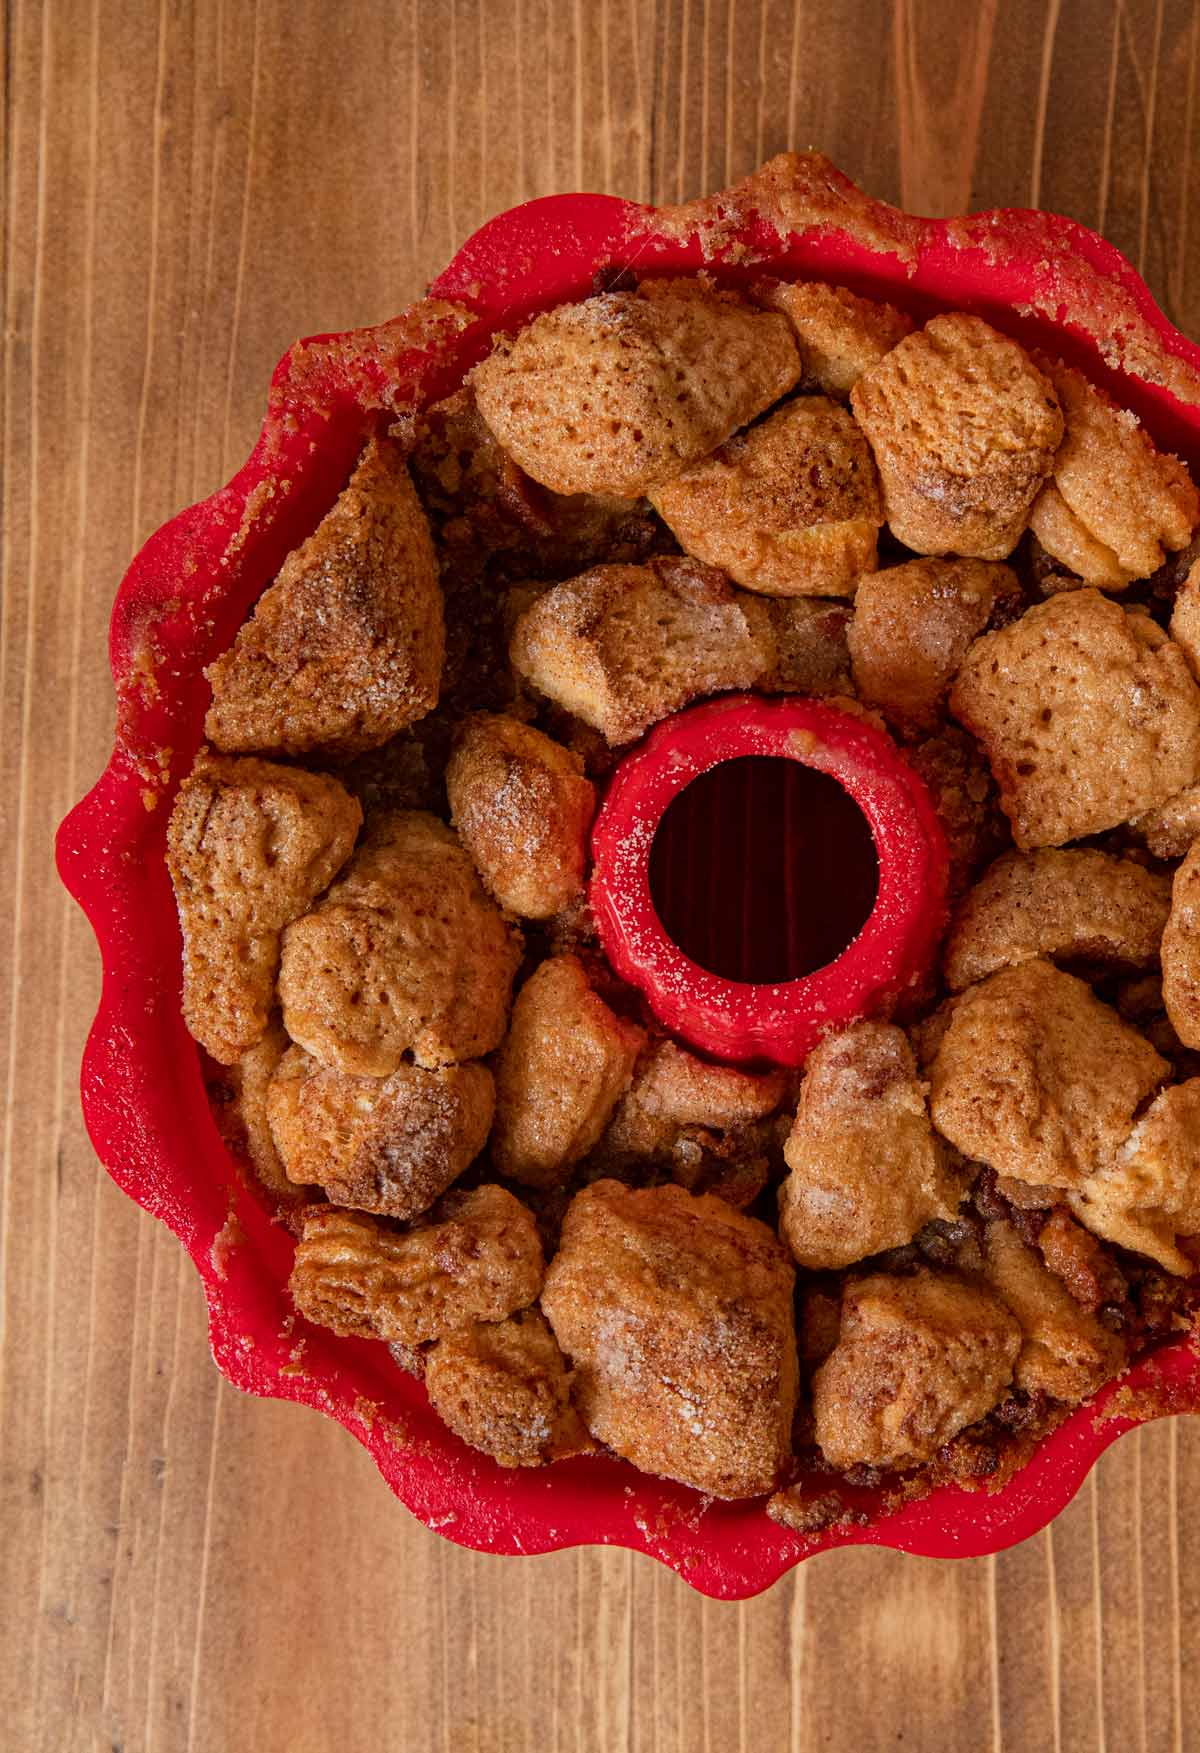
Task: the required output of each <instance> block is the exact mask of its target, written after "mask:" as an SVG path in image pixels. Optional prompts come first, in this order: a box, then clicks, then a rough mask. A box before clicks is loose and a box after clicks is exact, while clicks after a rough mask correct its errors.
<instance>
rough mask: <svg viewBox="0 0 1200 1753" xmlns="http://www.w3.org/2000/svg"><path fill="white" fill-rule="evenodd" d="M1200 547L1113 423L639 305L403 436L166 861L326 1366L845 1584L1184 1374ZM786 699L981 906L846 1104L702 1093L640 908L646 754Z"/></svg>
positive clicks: (1186, 519)
mask: <svg viewBox="0 0 1200 1753" xmlns="http://www.w3.org/2000/svg"><path fill="white" fill-rule="evenodd" d="M1198 522H1200V498H1198V496H1197V492H1196V489H1195V487H1194V485H1193V483H1192V481H1191V479H1190V477H1189V475H1188V472H1187V470H1186V469H1185V468H1184V466H1183V465H1182V463H1180V462H1179V461H1178V460H1177V459H1176V458H1174V457H1172V456H1168V455H1165V454H1163V452H1161V451H1160V450H1159V449H1158V448H1157V447H1156V446H1155V444H1154V443H1153V441H1152V439H1151V437H1150V436H1149V434H1148V433H1147V432H1146V431H1145V429H1144V428H1143V427H1142V426H1141V425H1139V423H1138V421H1137V420H1136V418H1135V417H1134V416H1133V415H1132V414H1131V413H1130V412H1129V411H1128V410H1126V409H1123V408H1121V407H1119V406H1117V405H1116V404H1115V403H1114V402H1113V401H1112V400H1111V399H1110V398H1109V397H1108V396H1107V395H1105V394H1104V393H1103V392H1102V391H1100V390H1099V389H1097V388H1096V387H1095V386H1093V385H1092V384H1091V383H1090V382H1089V381H1088V380H1087V378H1086V377H1084V376H1083V375H1082V374H1081V373H1080V372H1079V371H1077V370H1075V369H1074V368H1072V367H1070V366H1067V365H1064V364H1062V363H1060V362H1059V361H1058V360H1056V359H1052V358H1046V357H1042V356H1034V355H1033V354H1031V353H1030V352H1028V351H1027V350H1026V349H1025V348H1023V347H1022V346H1021V345H1019V344H1018V342H1017V341H1015V340H1014V339H1012V338H1011V337H1009V336H1007V335H1005V334H1003V333H1001V332H1000V331H999V330H998V329H996V328H994V327H992V326H991V325H990V324H989V323H987V322H985V321H983V320H982V319H981V318H979V317H977V316H971V315H965V314H963V313H961V312H954V311H951V312H947V313H945V314H942V315H938V316H935V317H933V318H932V319H931V320H929V321H928V322H926V323H925V324H924V326H923V327H918V326H916V325H915V324H914V322H913V321H912V320H911V319H910V318H909V317H908V316H907V315H905V314H904V313H902V312H901V311H899V310H896V309H893V308H892V307H890V306H887V305H883V304H877V303H872V302H870V301H868V300H866V299H863V298H860V297H858V296H857V295H855V294H853V293H851V292H850V291H847V290H845V289H842V288H839V287H832V286H826V285H820V284H811V285H810V284H789V283H780V282H774V281H764V282H761V283H758V284H752V285H750V286H749V287H747V288H746V289H744V290H742V291H730V290H721V289H719V288H718V287H717V286H716V285H715V284H714V283H713V282H712V281H711V280H710V279H709V278H707V277H706V276H704V275H697V276H694V277H689V278H683V279H678V278H677V279H657V280H656V279H647V280H644V281H642V282H641V283H640V284H638V283H634V282H633V280H632V278H631V277H628V284H627V285H622V287H621V288H620V289H617V290H606V291H601V292H598V293H597V294H596V295H595V296H593V297H591V298H587V299H584V300H582V301H581V302H579V303H576V304H572V305H567V306H562V307H560V308H558V309H554V310H551V311H548V312H546V313H545V314H543V315H541V316H538V317H537V318H535V319H534V320H533V321H532V322H530V323H529V324H528V325H527V326H526V327H524V328H522V329H520V330H519V331H518V332H515V333H513V334H507V335H501V336H500V337H498V338H497V340H496V342H495V345H494V347H493V349H492V351H491V353H490V355H489V356H488V357H487V358H486V359H484V360H483V362H482V363H481V364H480V365H478V366H477V367H476V369H475V370H474V372H473V373H472V375H471V377H470V379H469V380H468V382H467V383H466V384H465V385H464V386H463V388H462V389H460V390H459V391H457V392H456V393H455V394H454V395H453V396H451V397H450V398H449V399H448V400H447V401H445V402H442V403H440V404H439V405H438V406H436V407H434V408H431V409H429V410H428V411H427V412H425V413H424V414H422V415H420V416H418V417H413V418H411V419H408V420H406V421H402V422H400V423H398V424H397V425H396V426H394V427H393V428H392V429H390V430H386V431H385V430H379V431H378V432H375V433H373V434H371V435H370V436H369V437H368V438H367V439H366V442H365V444H364V448H363V451H362V455H361V458H360V460H359V462H358V464H357V466H356V468H355V469H354V472H353V474H352V475H351V477H350V479H349V481H348V482H347V484H346V486H345V488H344V490H343V491H342V493H341V495H340V496H339V498H338V499H337V501H336V503H335V504H334V505H333V506H332V507H331V508H330V509H329V511H328V512H327V514H326V515H325V517H324V518H323V519H322V520H321V521H320V523H319V524H318V526H317V527H316V528H315V529H314V530H313V532H312V534H311V535H310V536H309V537H308V539H307V540H306V541H305V542H304V543H303V544H302V545H301V546H300V547H299V548H298V549H296V551H295V552H294V553H292V554H291V555H289V557H288V558H287V560H286V561H285V563H284V565H283V567H282V569H281V570H280V573H279V575H278V577H277V578H276V579H275V580H274V581H273V582H272V583H271V584H269V586H268V587H267V588H266V589H265V590H264V592H263V594H262V595H261V597H260V598H259V601H258V603H257V605H256V607H255V608H254V610H253V612H252V614H251V615H250V617H249V619H248V620H247V621H246V623H245V624H244V626H243V627H242V628H241V629H240V631H239V632H238V634H237V636H236V638H235V639H234V641H233V644H232V646H231V647H230V649H229V650H228V651H227V652H226V653H225V654H224V655H223V656H221V657H219V658H218V659H217V661H216V662H215V663H214V664H213V665H212V666H211V668H210V670H209V672H208V675H209V680H210V682H211V685H212V704H211V708H210V710H209V713H208V717H207V721H206V738H207V741H206V744H205V746H204V747H203V748H202V750H201V752H200V754H199V755H198V756H197V758H196V761H195V765H194V767H193V769H192V771H191V773H190V774H189V775H188V777H187V778H185V779H184V781H183V783H182V785H181V787H180V789H179V793H178V796H177V799H176V802H175V806H174V811H173V814H172V816H171V820H170V825H169V831H168V837H167V860H168V866H169V869H170V874H171V878H172V881H173V883H174V885H175V891H176V896H177V900H178V907H179V917H180V924H181V928H182V935H183V1009H184V1016H185V1019H186V1021H187V1024H188V1027H189V1028H190V1030H191V1031H192V1034H193V1035H194V1036H195V1038H196V1040H197V1041H198V1042H199V1043H200V1045H201V1046H202V1047H203V1049H204V1050H205V1053H206V1054H207V1055H208V1060H207V1062H206V1063H207V1064H208V1068H209V1077H210V1085H211V1089H212V1093H213V1100H214V1103H215V1105H216V1107H217V1110H218V1112H219V1115H220V1118H221V1121H222V1124H223V1126H224V1127H225V1128H226V1133H227V1136H228V1137H229V1138H230V1139H231V1140H232V1141H233V1142H234V1144H235V1145H236V1146H237V1148H238V1150H239V1152H240V1155H241V1157H242V1159H243V1160H244V1162H245V1163H246V1164H247V1165H248V1167H249V1168H250V1169H252V1170H253V1172H254V1174H255V1176H256V1178H257V1183H258V1185H259V1186H260V1188H261V1192H262V1197H263V1198H264V1200H266V1201H267V1202H268V1203H269V1205H270V1206H271V1208H272V1209H273V1210H274V1211H275V1213H276V1214H277V1215H278V1218H279V1221H280V1222H282V1223H285V1224H287V1225H288V1226H289V1227H290V1228H291V1230H292V1232H293V1234H294V1236H295V1240H296V1252H295V1265H294V1269H293V1272H292V1276H291V1294H292V1297H293V1299H294V1302H295V1307H296V1309H297V1311H298V1313H299V1314H300V1315H302V1316H304V1317H305V1318H306V1319H308V1320H309V1321H313V1322H318V1323H321V1324H323V1325H325V1326H327V1327H329V1328H331V1329H332V1330H333V1331H334V1332H335V1333H338V1334H345V1335H354V1336H356V1337H358V1338H367V1339H373V1340H376V1341H378V1342H379V1343H380V1344H383V1345H387V1346H390V1347H391V1352H392V1357H393V1358H394V1360H395V1367H397V1368H402V1369H406V1370H409V1371H411V1372H413V1373H416V1374H418V1375H420V1376H422V1377H423V1378H424V1381H425V1384H426V1386H427V1389H428V1392H429V1396H430V1400H431V1402H432V1404H433V1406H434V1407H435V1408H436V1410H437V1411H438V1412H439V1413H440V1415H441V1416H442V1418H443V1419H444V1421H445V1423H446V1424H447V1425H448V1426H449V1428H450V1429H451V1430H452V1431H454V1432H455V1433H456V1434H457V1436H458V1437H459V1438H461V1439H462V1441H464V1442H465V1443H468V1444H471V1445H472V1446H474V1447H475V1448H478V1449H481V1450H484V1451H486V1452H487V1453H488V1454H490V1455H492V1456H494V1458H495V1459H496V1461H497V1462H499V1463H500V1464H501V1465H502V1466H506V1467H516V1466H521V1467H531V1466H542V1465H546V1464H548V1463H551V1462H554V1461H556V1460H558V1459H560V1458H562V1457H564V1456H568V1455H579V1454H586V1453H589V1452H593V1451H599V1450H603V1451H608V1452H611V1453H613V1454H616V1455H619V1456H622V1457H624V1458H625V1459H627V1460H628V1461H630V1462H632V1463H633V1464H634V1465H635V1466H637V1467H639V1468H642V1469H644V1470H646V1471H648V1472H650V1473H654V1474H658V1475H662V1476H665V1477H666V1478H669V1479H673V1480H678V1481H681V1482H683V1483H685V1484H687V1485H689V1486H692V1487H694V1488H695V1489H696V1490H697V1491H699V1492H702V1493H705V1494H707V1495H709V1496H713V1497H719V1498H741V1497H752V1496H763V1497H766V1498H768V1500H769V1510H770V1513H771V1514H772V1515H774V1516H775V1517H776V1518H777V1519H779V1520H781V1521H783V1522H785V1523H788V1524H789V1525H791V1526H793V1527H795V1528H798V1529H802V1530H810V1529H812V1528H813V1527H815V1526H818V1525H819V1524H820V1519H821V1517H822V1516H824V1517H825V1518H826V1519H830V1518H832V1517H835V1516H836V1515H839V1514H844V1513H849V1512H848V1511H847V1508H846V1505H845V1503H844V1502H842V1500H841V1499H839V1496H838V1486H837V1477H834V1476H838V1477H840V1478H841V1479H844V1480H846V1481H848V1482H849V1484H850V1485H851V1486H853V1485H856V1484H864V1483H876V1482H878V1481H880V1480H881V1479H884V1478H885V1477H888V1478H891V1477H898V1478H899V1480H900V1482H901V1483H900V1487H899V1489H903V1490H905V1491H913V1490H917V1489H922V1488H924V1487H925V1486H926V1485H928V1484H931V1483H933V1482H936V1481H937V1480H941V1479H947V1478H956V1479H962V1480H973V1481H992V1482H995V1481H999V1480H1002V1479H1004V1478H1005V1477H1007V1476H1008V1475H1009V1474H1010V1473H1011V1471H1012V1470H1013V1468H1014V1467H1016V1466H1017V1465H1019V1464H1020V1462H1021V1460H1022V1459H1023V1458H1024V1457H1025V1456H1026V1455H1027V1454H1028V1453H1029V1451H1030V1448H1031V1446H1032V1444H1033V1443H1034V1442H1035V1441H1036V1440H1037V1438H1038V1437H1039V1436H1040V1435H1041V1434H1042V1433H1044V1432H1045V1431H1046V1430H1048V1429H1049V1428H1051V1427H1052V1426H1053V1424H1054V1423H1055V1422H1056V1421H1058V1420H1059V1419H1061V1418H1062V1417H1063V1416H1064V1415H1065V1414H1066V1412H1067V1411H1068V1410H1069V1409H1070V1408H1071V1407H1073V1406H1075V1405H1078V1404H1079V1403H1080V1402H1081V1401H1082V1400H1084V1399H1085V1398H1087V1397H1088V1396H1089V1395H1090V1394H1092V1393H1093V1392H1094V1391H1095V1389H1096V1388H1097V1387H1098V1386H1100V1385H1101V1384H1102V1383H1104V1382H1105V1381H1107V1380H1109V1379H1110V1378H1111V1377H1113V1376H1114V1375H1115V1374H1117V1373H1118V1372H1119V1371H1120V1370H1121V1369H1122V1367H1123V1366H1124V1365H1125V1363H1126V1362H1127V1361H1128V1360H1130V1359H1132V1358H1134V1357H1136V1356H1137V1355H1138V1354H1139V1353H1140V1352H1142V1351H1143V1350H1144V1349H1145V1348H1146V1347H1147V1346H1149V1345H1151V1344H1152V1343H1154V1342H1155V1341H1156V1340H1158V1339H1160V1338H1162V1337H1163V1336H1164V1335H1166V1334H1168V1333H1170V1332H1172V1331H1173V1330H1175V1329H1176V1328H1178V1327H1181V1326H1183V1325H1186V1324H1187V1323H1188V1322H1189V1320H1190V1318H1191V1305H1192V1294H1193V1290H1194V1288H1195V1273H1196V1268H1197V1265H1198V1264H1200V1239H1198V1238H1200V1059H1198V1058H1197V1054H1198V1053H1200V686H1198V684H1197V676H1198V674H1200V563H1198V564H1196V565H1192V564H1191V561H1192V553H1191V552H1190V545H1191V544H1192V542H1193V537H1194V535H1195V531H1196V526H1197V524H1198ZM734 689H736V690H757V691H761V692H766V693H793V694H808V695H821V696H824V697H826V698H828V699H830V700H832V701H834V702H835V703H837V702H841V703H842V704H843V705H844V706H845V707H846V709H847V710H853V711H857V712H860V713H867V714H869V715H870V716H871V717H872V718H873V720H874V721H875V722H876V723H881V724H883V725H884V726H885V727H886V728H887V729H888V730H889V731H890V732H891V734H892V735H893V737H894V738H895V739H896V740H897V741H898V742H899V743H900V744H901V745H902V747H903V749H904V751H905V753H906V755H907V758H908V759H909V760H910V761H911V763H912V765H913V767H914V768H915V769H916V771H917V772H918V773H919V774H920V775H921V777H922V778H923V779H924V780H925V783H926V785H927V786H928V788H929V791H930V794H931V796H932V799H933V801H934V804H935V807H936V808H937V810H938V812H939V814H940V817H941V820H942V823H943V827H944V829H945V833H946V838H947V842H948V845H949V849H950V854H951V873H952V899H953V910H952V916H951V917H950V919H949V921H948V925H947V929H946V931H945V934H944V939H943V941H942V945H941V951H940V960H939V963H938V966H937V969H936V971H935V975H934V977H933V978H932V979H931V980H930V981H929V982H928V983H927V985H926V986H925V987H924V988H923V989H922V991H921V993H920V995H919V996H914V995H913V994H911V993H910V994H909V995H908V996H907V998H906V999H905V1000H904V1001H903V1002H902V1003H901V1004H900V1006H899V1008H898V1009H896V1010H895V1011H894V1012H893V1013H892V1014H890V1015H875V1016H872V1017H864V1018H861V1019H858V1020H855V1021H852V1022H851V1023H849V1024H848V1025H847V1026H844V1027H839V1028H836V1029H833V1030H831V1031H830V1032H828V1033H827V1034H826V1036H825V1038H824V1039H823V1040H822V1041H821V1042H820V1044H819V1046H818V1047H817V1048H816V1049H815V1051H814V1052H813V1053H812V1055H811V1057H810V1058H809V1061H808V1063H807V1066H806V1067H805V1068H804V1070H803V1071H802V1072H801V1073H792V1072H785V1071H783V1070H781V1069H779V1068H777V1067H773V1066H769V1065H760V1066H729V1065H721V1064H716V1063H711V1062H709V1061H707V1060H705V1059H704V1058H702V1057H701V1056H700V1055H698V1054H696V1053H694V1052H691V1051H689V1050H688V1049H686V1048H685V1047H683V1046H682V1045H680V1044H679V1043H678V1042H676V1041H674V1040H671V1039H669V1038H667V1037H666V1036H665V1035H664V1034H663V1031H662V1030H661V1029H660V1028H659V1027H658V1026H657V1025H656V1024H655V1022H654V1020H653V1018H652V1016H651V1015H650V1013H649V1011H648V1010H647V1008H646V1007H645V1005H644V1002H643V1001H642V999H641V998H640V996H639V995H638V994H636V993H634V992H633V991H631V990H630V989H628V988H627V987H625V986H623V985H622V984H621V983H620V981H619V980H618V979H617V978H616V977H615V975H614V974H613V972H612V970H611V969H610V968H609V967H608V966H607V965H606V964H605V962H604V959H603V957H602V955H601V953H600V950H599V948H598V944H597V940H596V937H595V933H594V930H593V926H592V922H591V919H590V916H589V912H588V907H587V899H586V884H587V879H588V873H589V830H590V826H591V822H592V817H593V814H594V811H595V807H596V801H597V790H598V787H600V786H602V785H603V783H604V780H605V779H606V777H607V775H608V774H609V773H610V772H611V770H612V767H613V765H614V763H615V760H616V759H617V758H618V756H619V754H620V752H621V751H622V750H623V749H625V748H626V747H628V746H629V745H630V744H632V743H633V742H634V741H635V740H636V739H637V738H638V737H640V736H641V735H642V734H643V733H644V732H645V731H646V730H647V729H648V728H649V727H650V726H651V725H653V724H655V723H657V722H659V721H660V720H662V719H663V718H665V717H666V716H668V715H669V714H671V713H674V712H676V711H678V710H680V709H681V708H683V707H685V706H687V705H688V704H689V703H690V702H692V701H695V700H698V699H701V698H704V697H707V696H711V695H714V694H719V693H721V692H723V691H727V690H734ZM814 1470H815V1473H816V1474H817V1475H820V1474H821V1473H825V1474H827V1475H830V1476H831V1477H830V1478H829V1479H828V1480H827V1481H826V1483H825V1485H824V1487H823V1488H821V1490H820V1491H819V1492H818V1493H817V1496H816V1498H815V1499H814V1494H813V1490H812V1487H811V1481H812V1478H813V1476H814ZM802 1477H803V1480H805V1481H807V1482H808V1483H806V1484H805V1483H798V1481H800V1480H801V1478H802ZM814 1503H815V1504H816V1505H817V1507H815V1508H814ZM821 1506H824V1507H821ZM830 1506H832V1507H830Z"/></svg>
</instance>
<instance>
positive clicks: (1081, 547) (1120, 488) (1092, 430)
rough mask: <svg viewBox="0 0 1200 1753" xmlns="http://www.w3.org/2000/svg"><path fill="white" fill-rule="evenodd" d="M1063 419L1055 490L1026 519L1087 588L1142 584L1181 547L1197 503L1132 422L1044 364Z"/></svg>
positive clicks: (1088, 386) (1195, 518)
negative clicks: (1167, 553)
mask: <svg viewBox="0 0 1200 1753" xmlns="http://www.w3.org/2000/svg"><path fill="white" fill-rule="evenodd" d="M1043 367H1044V370H1045V371H1046V374H1047V376H1048V377H1049V378H1050V381H1051V382H1052V383H1053V385H1054V390H1055V393H1056V395H1057V397H1058V402H1059V406H1060V407H1061V408H1062V411H1063V416H1064V418H1065V420H1066V431H1065V433H1064V436H1063V441H1062V444H1061V445H1060V447H1059V450H1058V454H1057V456H1056V457H1055V459H1054V474H1053V481H1052V483H1048V484H1047V486H1046V487H1045V488H1044V489H1043V492H1042V495H1041V497H1040V498H1039V499H1038V501H1037V503H1036V504H1035V505H1034V507H1033V510H1032V512H1031V513H1030V517H1029V522H1030V527H1031V528H1032V530H1033V533H1034V534H1035V535H1036V537H1037V538H1038V540H1039V542H1041V544H1042V546H1043V548H1045V549H1046V551H1047V553H1049V554H1051V555H1053V557H1054V558H1055V559H1056V560H1058V561H1060V562H1061V563H1062V565H1064V566H1066V567H1067V568H1068V569H1069V570H1070V571H1072V572H1075V573H1078V575H1079V576H1080V578H1083V579H1086V581H1087V582H1088V583H1089V584H1093V585H1097V586H1099V587H1100V588H1102V589H1107V590H1123V589H1124V588H1125V586H1126V585H1127V584H1128V583H1129V582H1130V580H1131V579H1134V578H1148V577H1149V576H1150V574H1151V573H1152V572H1154V571H1156V570H1157V568H1158V567H1160V566H1161V565H1162V563H1163V560H1164V558H1165V556H1164V554H1163V549H1164V548H1169V549H1177V548H1186V546H1187V544H1188V543H1189V542H1190V541H1191V539H1192V531H1193V530H1194V529H1195V527H1196V524H1197V522H1200V496H1198V495H1197V493H1196V489H1195V487H1194V486H1193V484H1192V481H1191V478H1190V476H1189V475H1188V472H1187V470H1186V469H1185V468H1184V466H1183V464H1182V463H1181V462H1180V461H1179V459H1178V458H1177V457H1173V456H1167V455H1164V454H1163V452H1161V451H1159V450H1156V449H1155V447H1154V443H1153V441H1152V440H1151V438H1150V436H1149V434H1148V433H1147V432H1146V431H1145V429H1144V427H1142V426H1140V425H1139V423H1138V419H1137V416H1136V414H1133V413H1131V412H1130V410H1129V409H1128V408H1118V407H1117V405H1116V404H1115V403H1114V402H1112V401H1111V400H1110V399H1109V397H1108V396H1106V395H1105V394H1104V392H1103V390H1099V389H1097V388H1096V386H1095V385H1094V384H1092V383H1089V382H1088V380H1087V378H1086V377H1084V375H1083V373H1082V372H1079V371H1075V370H1073V369H1072V368H1071V367H1070V366H1067V365H1062V364H1049V363H1046V362H1043Z"/></svg>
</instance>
